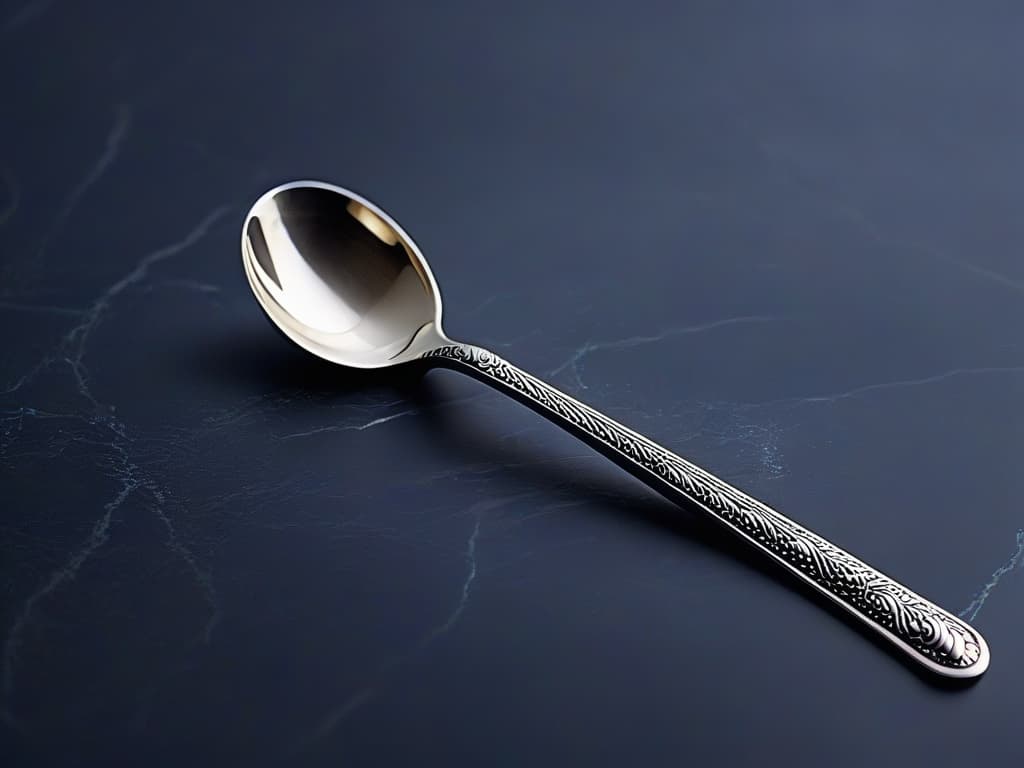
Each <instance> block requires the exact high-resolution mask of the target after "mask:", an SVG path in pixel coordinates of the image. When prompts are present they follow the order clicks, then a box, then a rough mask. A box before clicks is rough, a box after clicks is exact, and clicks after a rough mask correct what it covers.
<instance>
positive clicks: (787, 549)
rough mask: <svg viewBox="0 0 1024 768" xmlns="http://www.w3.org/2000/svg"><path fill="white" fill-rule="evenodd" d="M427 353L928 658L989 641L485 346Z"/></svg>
mask: <svg viewBox="0 0 1024 768" xmlns="http://www.w3.org/2000/svg"><path fill="white" fill-rule="evenodd" d="M423 357H424V358H434V359H438V362H443V361H451V362H454V363H459V364H462V365H464V366H468V367H469V368H471V369H473V371H474V372H475V373H476V374H477V375H482V376H485V377H487V378H489V379H492V380H493V381H494V382H495V383H497V384H499V385H500V387H502V388H506V389H509V390H513V391H515V392H516V393H517V394H518V395H519V396H520V397H523V398H525V399H528V400H531V401H533V404H534V405H535V406H540V408H541V409H542V410H545V411H548V412H550V413H551V414H552V415H554V416H556V417H557V418H558V419H559V420H562V421H565V422H568V423H570V424H571V425H573V426H574V427H575V428H577V429H578V430H581V431H583V432H586V433H587V434H588V435H589V436H590V437H591V438H592V439H593V440H596V441H599V442H601V443H603V444H604V445H605V446H606V447H609V448H612V449H614V451H616V452H618V453H619V454H621V455H622V456H623V457H625V458H627V459H629V460H631V461H632V462H635V463H636V464H638V465H639V466H641V467H643V468H644V469H646V470H648V471H649V472H651V473H653V474H654V475H656V476H657V477H658V478H659V479H661V480H662V481H664V482H665V483H667V484H669V485H671V486H673V488H675V489H676V490H678V491H679V492H681V493H682V494H683V495H684V496H686V497H688V498H689V499H691V500H693V501H695V502H697V503H699V504H700V505H701V506H702V507H703V508H705V509H706V510H707V511H708V512H710V513H711V514H712V515H714V516H715V517H717V518H719V519H720V520H722V521H724V522H725V523H727V524H728V525H729V526H731V527H732V528H734V529H736V530H737V531H738V532H739V533H741V534H743V535H744V536H745V537H746V538H748V539H749V540H751V541H753V542H754V543H755V544H757V545H758V546H759V547H761V548H762V549H764V550H766V551H767V552H769V553H770V554H772V555H773V556H774V557H775V558H776V559H778V560H780V561H782V562H783V563H784V564H786V565H788V566H789V567H790V569H791V570H793V571H795V572H797V573H798V574H799V575H800V576H801V577H803V578H804V579H805V580H806V581H808V582H810V583H812V584H814V585H815V586H817V587H818V588H820V589H821V590H823V591H824V592H826V593H828V594H829V595H830V596H831V597H833V598H834V599H835V600H837V601H838V602H840V603H842V604H843V605H845V606H846V607H847V608H849V609H852V610H853V611H854V612H856V613H858V614H860V615H861V616H862V617H863V618H866V619H869V620H870V621H871V622H873V623H875V624H877V625H879V626H880V627H882V628H884V629H885V630H886V631H887V632H888V633H890V634H891V635H892V636H894V637H895V638H896V639H897V640H899V641H901V642H902V643H904V644H905V645H907V646H909V647H910V648H911V649H913V650H914V651H916V652H917V653H919V654H921V655H922V656H923V657H924V658H925V659H927V660H929V661H931V662H933V663H934V664H937V665H939V666H942V667H946V668H950V669H953V670H955V669H963V670H966V669H968V668H969V667H971V666H972V665H974V664H975V663H977V662H978V661H979V659H980V658H981V657H982V654H983V648H984V642H983V641H982V640H981V638H980V636H979V635H978V634H977V633H976V632H975V631H974V630H973V629H972V628H971V627H970V626H968V625H967V624H966V623H964V622H962V621H960V620H959V619H957V618H956V617H954V616H953V615H951V614H949V613H947V612H946V611H944V610H942V609H941V608H939V607H938V606H936V605H933V604H932V603H930V602H929V601H927V600H925V599H924V598H922V597H920V596H919V595H916V594H915V593H913V592H911V591H910V590H908V589H907V588H906V587H904V586H902V585H900V584H898V583H896V582H894V581H893V580H892V579H890V578H889V577H887V576H885V575H884V574H882V573H879V572H878V571H876V570H875V569H874V568H872V567H870V566H869V565H867V564H865V563H863V562H861V561H860V560H858V559H857V558H855V557H853V556H852V555H851V554H849V553H848V552H845V551H843V550H842V549H840V548H839V547H837V546H835V545H834V544H831V543H829V542H828V541H826V540H824V539H822V538H821V537H820V536H817V535H816V534H814V533H812V532H811V531H808V530H807V529H806V528H803V527H802V526H800V525H798V524H796V523H795V522H793V521H792V520H789V519H788V518H786V517H784V516H783V515H781V514H779V513H778V512H776V511H775V510H773V509H771V508H770V507H768V506H766V505H764V504H762V503H761V502H759V501H757V500H755V499H752V498H751V497H749V496H747V495H746V494H744V493H742V492H741V491H739V490H737V489H736V488H733V487H732V486H731V485H729V484H728V483H726V482H724V481H722V480H719V479H718V478H717V477H715V476H714V475H712V474H710V473H708V472H706V471H705V470H703V469H701V468H700V467H698V466H696V465H694V464H691V463H690V462H688V461H686V460H685V459H682V458H680V457H679V456H676V455H675V454H674V453H672V452H671V451H669V450H667V449H665V448H662V447H661V446H660V445H658V444H656V443H654V442H652V441H650V440H648V439H647V438H645V437H643V436H642V435H639V434H637V433H635V432H633V431H632V430H630V429H627V428H626V427H624V426H622V425H621V424H619V423H618V422H616V421H614V420H612V419H610V418H608V417H607V416H605V415H603V414H601V413H599V412H598V411H595V410H594V409H593V408H590V407H589V406H587V405H584V404H583V403H580V402H578V401H577V400H574V399H573V398H571V397H569V396H568V395H565V394H563V393H561V392H559V391H558V390H556V389H554V388H553V387H551V386H549V385H547V384H545V383H544V382H542V381H540V380H539V379H537V378H535V377H533V376H531V375H530V374H528V373H526V372H524V371H521V370H520V369H518V368H516V367H515V366H514V365H511V364H510V363H508V362H506V361H505V360H503V359H501V358H500V357H498V356H497V355H495V354H493V353H491V352H488V351H487V350H485V349H481V348H479V347H474V346H469V345H461V344H460V345H450V346H444V347H440V348H438V349H435V350H432V351H430V352H426V353H424V355H423Z"/></svg>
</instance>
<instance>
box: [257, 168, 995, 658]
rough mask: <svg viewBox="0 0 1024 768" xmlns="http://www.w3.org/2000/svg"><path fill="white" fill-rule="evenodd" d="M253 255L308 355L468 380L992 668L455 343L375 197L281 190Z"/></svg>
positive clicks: (876, 592) (548, 394)
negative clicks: (424, 367)
mask: <svg viewBox="0 0 1024 768" xmlns="http://www.w3.org/2000/svg"><path fill="white" fill-rule="evenodd" d="M242 260H243V262H244V264H245V273H246V275H247V276H248V278H249V285H250V286H251V287H252V290H253V293H255V294H256V298H257V300H258V301H259V303H260V306H262V307H263V309H264V311H265V312H266V313H267V314H268V315H269V316H270V319H271V320H272V321H273V322H274V323H275V324H276V325H277V327H278V328H280V329H281V330H282V331H283V332H284V334H285V335H286V336H288V338H290V339H291V340H292V341H294V342H295V343H296V344H298V345H299V346H300V347H302V348H304V349H306V350H308V351H309V352H312V353H313V354H315V355H319V356H320V357H322V358H325V359H327V360H330V361H332V362H335V363H339V364H341V365H346V366H352V367H355V368H385V367H387V366H391V365H400V364H403V363H411V362H414V361H418V362H420V363H421V364H422V363H426V364H428V365H437V366H444V367H447V368H453V369H455V370H458V371H462V372H463V373H467V374H469V375H471V376H473V377H474V378H476V379H479V380H480V381H482V382H484V383H486V384H489V385H491V386H492V387H494V388H495V389H497V390H499V391H500V392H503V393H505V394H507V395H510V396H511V397H513V398H515V399H516V400H518V401H520V402H522V403H524V404H525V405H527V406H529V407H530V408H531V409H533V410H534V411H536V412H537V413H539V414H540V415H542V416H544V417H545V418H547V419H549V420H551V421H552V422H554V423H555V424H557V425H558V426H560V427H562V428H564V429H565V430H566V431H568V432H570V433H572V434H574V435H576V436H577V437H579V438H580V439H582V440H584V441H585V442H586V443H588V444H589V445H591V446H592V447H593V448H595V449H596V450H598V451H599V452H601V453H602V454H604V455H605V456H607V457H608V458H609V459H611V460H612V461H614V462H615V463H616V464H618V465H619V466H621V467H622V468H623V469H625V470H626V471H628V472H630V473H631V474H633V475H634V476H636V477H637V478H639V479H640V480H642V481H643V482H645V483H647V484H648V485H649V486H650V487H651V488H653V489H654V490H656V491H658V492H659V493H661V494H663V495H664V496H666V497H668V498H669V499H671V500H673V501H676V502H678V503H680V504H684V505H686V506H689V507H693V506H696V507H699V508H700V509H702V510H704V511H705V512H706V513H707V514H708V515H710V516H711V517H712V518H713V519H714V520H716V521H717V522H719V523H721V524H722V525H724V526H726V527H727V528H729V529H730V530H731V531H733V532H734V533H736V534H738V535H739V537H740V538H741V539H742V540H744V541H746V542H747V543H748V544H750V545H751V546H752V547H754V548H755V549H756V550H757V551H758V552H761V553H762V554H764V555H766V556H767V557H769V558H771V559H772V560H774V561H775V562H777V563H778V564H780V565H781V566H782V567H783V568H785V569H786V570H788V571H789V572H790V573H792V574H793V575H795V576H796V577H797V578H799V579H801V580H803V581H804V582H806V583H808V584H810V585H811V586H812V587H814V588H815V589H817V590H818V591H819V592H821V593H822V594H824V595H826V596H827V597H828V598H830V599H831V600H833V601H835V602H836V603H838V604H839V605H841V606H842V607H843V608H844V609H846V610H847V611H849V612H850V613H851V614H853V615H854V616H856V617H857V618H858V619H860V620H861V621H863V622H864V623H865V624H867V625H868V626H870V627H871V628H872V629H874V630H875V631H877V632H878V633H880V634H881V635H882V636H883V637H885V638H887V639H889V640H891V641H892V642H893V643H894V644H895V645H896V647H898V648H900V649H901V650H903V651H904V652H906V653H907V654H908V655H909V656H910V657H911V658H912V659H914V660H915V661H917V662H919V663H921V664H923V665H924V666H925V667H927V668H928V669H930V670H932V671H933V672H936V673H938V674H940V675H945V676H948V677H957V678H970V677H977V676H978V675H981V674H982V673H983V672H984V671H985V669H986V668H987V667H988V662H989V651H988V646H987V645H986V644H985V641H984V640H983V639H982V637H981V635H980V634H978V632H977V631H976V630H975V629H974V628H973V627H971V626H970V625H968V624H967V623H966V622H964V621H961V620H960V619H958V618H957V617H956V616H953V615H952V614H950V613H947V612H946V611H944V610H942V609H941V608H939V607H938V606H937V605H935V604H933V603H931V602H929V601H928V600H925V599H924V598H923V597H921V596H920V595H917V594H915V593H914V592H911V591H910V590H909V589H907V588H906V587H905V586H903V585H902V584H900V583H898V582H896V581H893V580H892V579H890V578H889V577H888V576H886V575H884V574H882V573H880V572H878V571H876V570H875V569H874V568H872V567H871V566H869V565H867V564H866V563H864V562H862V561H860V560H858V559H857V558H855V557H854V556H853V555H851V554H849V553H848V552H845V551H843V550H842V549H840V548H839V547H837V546H835V545H834V544H831V543H830V542H828V541H826V540H825V539H823V538H821V537H820V536H818V535H817V534H815V533H812V532H811V531H809V530H807V529H806V528H804V527H803V526H801V525H799V524H797V523H795V522H793V521H792V520H790V519H789V518H787V517H785V516H783V515H781V514H779V513H778V512H776V511H775V510H774V509H771V508H770V507H768V506H766V505H764V504H762V503H761V502H759V501H757V500H756V499H753V498H751V497H750V496H747V495H746V494H745V493H743V492H742V491H739V490H737V489H736V488H733V487H732V486H731V485H729V484H728V483H726V482H724V481H722V480H719V479H718V478H717V477H715V476H714V475H712V474H711V473H710V472H707V471H705V470H703V469H701V468H700V467H698V466H696V465H694V464H691V463H690V462H688V461H686V460H685V459H683V458H680V457H679V456H676V455H675V454H674V453H672V452H671V451H669V450H667V449H666V448H663V447H661V446H660V445H658V444H657V443H655V442H653V441H651V440H648V439H647V438H646V437H644V436H642V435H639V434H637V433H636V432H634V431H632V430H631V429H628V428H627V427H624V426H622V425H621V424H619V423H618V422H616V421H614V420H612V419H610V418H608V417H607V416H605V415H604V414H602V413H600V412H598V411H596V410H594V409H593V408H591V407H589V406H587V405H584V404H583V403H581V402H579V401H578V400H575V399H574V398H572V397H569V396H568V395H566V394H564V393H562V392H560V391H558V390H557V389H555V388H554V387H552V386H550V385H548V384H545V383H544V382H543V381H541V380H540V379H537V378H535V377H534V376H531V375H530V374H528V373H525V372H524V371H521V370H520V369H519V368H516V367H515V366H514V365H512V364H511V363H508V362H506V361H505V360H503V359H501V358H500V357H498V356H497V355H495V354H494V353H493V352H489V351H487V350H485V349H481V348H480V347H475V346H470V345H468V344H462V343H459V342H455V341H452V340H451V339H449V338H448V337H447V336H445V334H444V331H443V330H442V327H441V294H440V292H439V291H438V287H437V283H436V282H434V276H433V275H432V274H431V273H430V267H429V266H427V262H426V260H425V259H424V258H423V255H422V254H421V253H420V250H419V248H417V247H416V243H414V242H413V241H412V238H410V237H409V236H408V235H407V234H406V233H405V232H404V231H402V228H401V227H399V226H398V224H397V223H396V222H395V221H394V220H393V219H392V218H391V217H390V216H388V215H387V214H386V213H385V212H384V211H382V210H381V209H380V208H378V207H377V206H375V205H374V204H373V203H371V202H369V201H368V200H366V199H365V198H362V197H360V196H359V195H357V194H355V193H353V192H349V191H348V190H346V189H342V188H341V187H336V186H333V185H330V184H323V183H320V182H314V181H299V182H294V183H292V184H285V185H283V186H280V187H277V188H275V189H272V190H270V191H269V192H267V193H266V194H264V195H263V196H262V197H261V198H260V199H259V200H257V201H256V203H255V205H253V207H252V210H251V211H249V215H248V216H247V217H246V219H245V224H244V226H243V229H242Z"/></svg>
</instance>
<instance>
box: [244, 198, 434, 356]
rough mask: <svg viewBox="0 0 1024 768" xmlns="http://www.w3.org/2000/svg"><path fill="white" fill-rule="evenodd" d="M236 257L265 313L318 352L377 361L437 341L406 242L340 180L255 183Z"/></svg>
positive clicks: (430, 303)
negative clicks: (261, 186)
mask: <svg viewBox="0 0 1024 768" xmlns="http://www.w3.org/2000/svg"><path fill="white" fill-rule="evenodd" d="M242 260H243V262H244V264H245V273H246V275H247V277H248V278H249V285H250V286H251V287H252V290H253V293H255V294H256V298H257V300H258V301H259V303H260V305H261V306H262V307H263V309H264V311H265V312H266V313H267V315H268V317H269V318H270V319H271V321H273V323H274V324H275V325H276V326H277V327H278V328H279V329H280V330H281V331H282V332H284V334H285V335H286V336H287V337H288V338H290V339H291V340H292V341H294V342H295V343H297V344H298V345H299V346H301V347H303V348H304V349H306V350H308V351H309V352H312V353H313V354H315V355H318V356H320V357H322V358H325V359H327V360H330V361H332V362H335V363H340V364H342V365H347V366H352V367H355V368H383V367H386V366H389V365H396V364H398V363H402V362H406V361H408V360H412V359H414V358H416V357H418V356H420V355H421V354H422V353H423V352H425V351H427V350H428V349H433V348H435V347H437V346H438V345H439V344H443V343H446V342H447V339H446V338H445V336H444V333H443V332H442V330H441V294H440V292H439V291H438V288H437V283H436V282H435V281H434V277H433V275H432V274H431V273H430V267H429V266H427V262H426V260H424V258H423V255H422V254H421V253H420V250H419V248H417V247H416V243H414V242H413V240H412V238H410V237H409V236H408V235H407V234H406V233H405V232H404V231H403V230H402V228H401V227H400V226H398V224H397V222H395V221H394V219H392V218H391V217H390V216H388V215H387V214H386V213H385V212H384V211H382V210H381V209H380V208H378V207H377V206H375V205H374V204H373V203H371V202H370V201H369V200H366V199H365V198H362V197H360V196H359V195H357V194H355V193H354V192H350V191H349V190H347V189H343V188H342V187H337V186H334V185H331V184H324V183H322V182H316V181H298V182H293V183H291V184H284V185H282V186H280V187H276V188H274V189H271V190H270V191H268V192H267V193H265V194H264V195H263V196H262V197H260V199H259V200H257V201H256V203H255V204H254V205H253V206H252V209H251V210H250V211H249V214H248V215H247V216H246V219H245V224H244V226H243V227H242Z"/></svg>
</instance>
